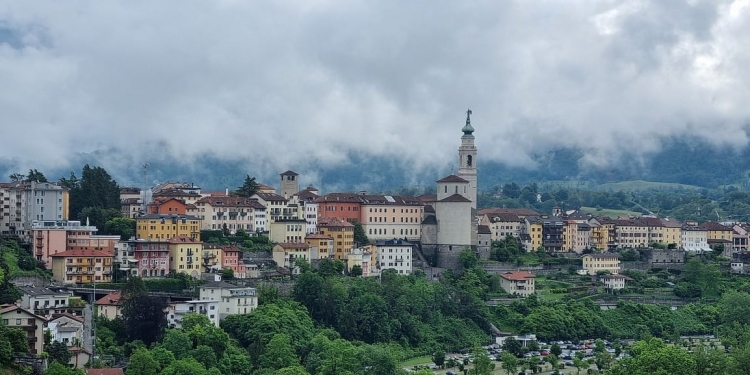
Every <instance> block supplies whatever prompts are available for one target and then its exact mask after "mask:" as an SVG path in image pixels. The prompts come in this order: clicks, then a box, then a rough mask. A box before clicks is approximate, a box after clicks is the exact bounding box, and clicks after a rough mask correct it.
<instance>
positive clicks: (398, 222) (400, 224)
mask: <svg viewBox="0 0 750 375" xmlns="http://www.w3.org/2000/svg"><path fill="white" fill-rule="evenodd" d="M361 199H362V206H361V209H360V215H361V217H360V222H361V223H362V229H363V230H364V231H365V234H366V235H367V237H368V238H369V239H370V240H371V241H378V240H385V239H391V238H406V239H408V240H418V239H419V237H420V236H421V225H420V223H421V221H422V215H423V213H424V205H423V203H422V202H421V201H419V200H417V199H416V198H411V197H400V196H390V195H361ZM360 245H363V244H360Z"/></svg>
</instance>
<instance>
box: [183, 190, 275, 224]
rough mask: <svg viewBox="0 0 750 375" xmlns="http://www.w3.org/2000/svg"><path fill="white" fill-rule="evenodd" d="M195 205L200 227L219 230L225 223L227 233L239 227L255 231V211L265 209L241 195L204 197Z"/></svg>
mask: <svg viewBox="0 0 750 375" xmlns="http://www.w3.org/2000/svg"><path fill="white" fill-rule="evenodd" d="M195 205H196V207H197V208H198V213H197V215H198V217H199V218H200V219H201V223H202V224H201V229H210V230H221V229H223V228H224V226H225V225H226V227H227V229H229V233H236V232H237V230H239V229H242V230H244V231H245V232H248V233H252V232H255V230H256V229H257V227H256V224H255V221H256V219H255V213H256V212H257V211H262V212H264V211H265V206H263V205H262V204H260V203H259V202H258V201H257V200H253V199H250V198H243V197H216V196H212V197H204V198H201V199H200V200H198V201H197V202H196V204H195Z"/></svg>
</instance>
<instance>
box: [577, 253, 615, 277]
mask: <svg viewBox="0 0 750 375" xmlns="http://www.w3.org/2000/svg"><path fill="white" fill-rule="evenodd" d="M583 269H584V270H586V272H587V273H588V274H589V275H596V274H597V273H598V272H602V271H607V272H609V273H610V274H612V275H617V274H619V273H620V254H617V253H594V254H586V255H584V256H583Z"/></svg>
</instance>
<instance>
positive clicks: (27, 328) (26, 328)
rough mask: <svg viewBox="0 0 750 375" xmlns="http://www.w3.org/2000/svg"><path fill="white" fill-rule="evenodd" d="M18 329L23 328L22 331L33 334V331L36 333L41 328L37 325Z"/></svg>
mask: <svg viewBox="0 0 750 375" xmlns="http://www.w3.org/2000/svg"><path fill="white" fill-rule="evenodd" d="M18 328H21V329H22V330H24V331H30V332H33V331H36V329H37V328H39V326H38V325H36V324H34V325H31V326H20V327H18Z"/></svg>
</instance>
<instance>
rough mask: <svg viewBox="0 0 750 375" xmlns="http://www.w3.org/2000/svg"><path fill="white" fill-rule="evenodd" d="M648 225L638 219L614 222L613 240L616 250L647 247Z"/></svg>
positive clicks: (648, 237)
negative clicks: (616, 245)
mask: <svg viewBox="0 0 750 375" xmlns="http://www.w3.org/2000/svg"><path fill="white" fill-rule="evenodd" d="M648 228H649V227H648V224H647V223H645V222H643V220H640V219H623V220H616V221H615V238H616V242H617V244H618V248H620V249H624V248H641V247H648V245H649V239H650V236H649V229H648Z"/></svg>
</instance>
